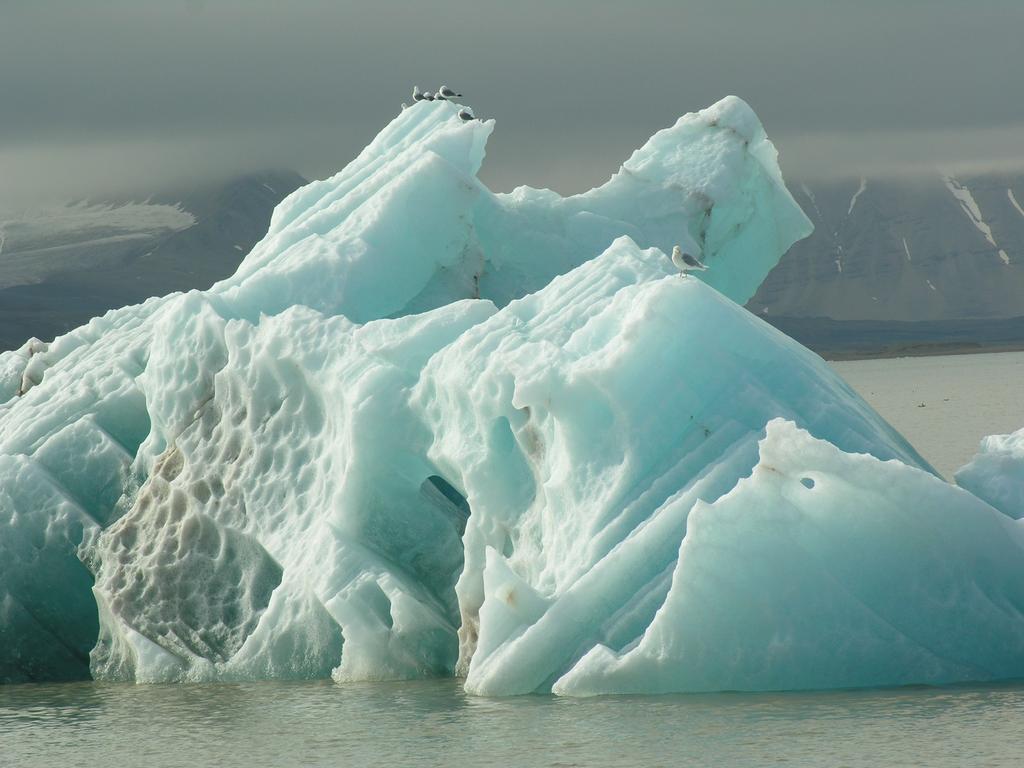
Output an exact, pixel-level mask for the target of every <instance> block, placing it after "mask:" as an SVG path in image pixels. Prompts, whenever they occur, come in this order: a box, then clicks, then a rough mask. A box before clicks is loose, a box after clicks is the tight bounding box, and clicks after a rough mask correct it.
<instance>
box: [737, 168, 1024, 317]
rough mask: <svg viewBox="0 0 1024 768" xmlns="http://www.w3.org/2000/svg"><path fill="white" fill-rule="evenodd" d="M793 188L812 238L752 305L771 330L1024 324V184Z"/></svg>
mask: <svg viewBox="0 0 1024 768" xmlns="http://www.w3.org/2000/svg"><path fill="white" fill-rule="evenodd" d="M789 187H790V190H791V191H792V193H793V195H794V197H795V198H796V200H797V202H799V204H800V206H801V207H802V208H803V209H804V211H805V212H806V213H807V215H808V216H809V217H810V218H811V220H812V221H813V222H814V227H815V231H814V234H813V235H811V237H809V238H807V239H805V240H802V241H800V242H798V243H796V244H795V245H794V246H793V247H792V248H791V249H790V250H789V252H788V253H787V254H786V255H785V256H784V257H783V258H782V260H781V261H780V262H779V264H778V266H777V267H776V268H775V269H774V270H773V271H772V272H771V274H769V276H768V278H767V279H766V280H765V282H764V283H763V284H762V285H761V287H760V289H759V290H758V292H757V294H756V295H755V296H754V298H753V299H751V301H750V302H749V304H748V305H747V306H748V307H749V308H750V309H751V310H752V311H754V312H756V313H757V314H759V315H763V316H765V317H766V319H768V320H769V321H773V320H774V319H777V318H811V317H816V318H831V319H832V320H837V321H844V322H845V321H885V322H890V321H913V322H920V321H942V322H947V321H951V320H964V319H1005V318H1011V317H1018V316H1021V315H1024V174H1017V175H1009V174H988V175H976V176H951V175H947V176H935V177H933V178H925V179H914V180H906V179H903V180H899V179H873V178H867V179H864V178H861V179H852V180H849V181H834V182H818V183H810V182H808V183H799V182H796V183H790V184H789Z"/></svg>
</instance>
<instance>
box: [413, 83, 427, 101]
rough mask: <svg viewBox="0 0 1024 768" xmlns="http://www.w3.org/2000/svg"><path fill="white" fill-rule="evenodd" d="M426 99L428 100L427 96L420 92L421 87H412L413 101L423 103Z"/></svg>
mask: <svg viewBox="0 0 1024 768" xmlns="http://www.w3.org/2000/svg"><path fill="white" fill-rule="evenodd" d="M425 98H426V96H424V95H423V92H422V91H420V87H419V86H418V85H414V86H413V87H412V100H413V101H423V99H425Z"/></svg>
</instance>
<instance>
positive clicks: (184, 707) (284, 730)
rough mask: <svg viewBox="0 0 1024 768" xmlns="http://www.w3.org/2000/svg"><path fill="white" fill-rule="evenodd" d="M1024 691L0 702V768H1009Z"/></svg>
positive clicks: (206, 688)
mask: <svg viewBox="0 0 1024 768" xmlns="http://www.w3.org/2000/svg"><path fill="white" fill-rule="evenodd" d="M1022 733H1024V686H1002V687H988V688H950V689H896V690H886V691H846V692H831V693H813V694H802V693H800V694H798V693H791V694H756V695H753V694H717V695H694V696H660V697H653V696H652V697H605V698H597V699H583V700H572V699H558V698H555V697H552V696H525V697H519V698H511V699H500V700H499V699H481V698H476V697H472V696H466V695H465V694H464V693H463V692H462V690H461V688H460V687H459V685H458V683H456V682H454V681H431V682H416V683H378V684H360V685H353V684H345V685H336V684H333V683H328V682H320V683H287V684H286V683H250V684H244V685H215V684H207V685H177V686H175V685H168V686H135V685H129V684H120V685H117V684H109V685H99V684H91V683H82V684H64V685H17V686H7V687H4V688H0V764H2V765H4V766H11V767H12V768H14V767H15V766H16V767H18V768H21V767H22V766H46V767H47V768H50V767H51V766H61V768H67V767H68V766H90V767H95V766H111V768H113V767H114V766H117V767H118V768H119V767H120V766H135V765H138V766H147V767H149V766H159V767H161V768H162V767H164V766H167V767H171V766H183V767H184V766H189V767H190V768H192V767H194V768H206V766H210V767H213V766H216V767H217V768H230V767H231V766H247V767H252V766H281V767H288V766H300V765H301V766H360V767H362V766H378V765H380V766H406V765H424V766H435V765H436V766H449V767H453V766H509V765H515V766H526V767H529V766H644V768H653V767H654V766H683V765H693V766H700V765H714V766H736V767H741V766H757V767H758V768H761V766H765V765H784V766H833V765H834V766H850V767H851V768H853V767H855V766H887V767H892V766H902V765H907V766H909V765H923V764H927V765H929V766H963V765H985V766H1003V765H1005V766H1011V765H1012V766H1017V765H1019V764H1020V748H1019V740H1020V736H1021V734H1022Z"/></svg>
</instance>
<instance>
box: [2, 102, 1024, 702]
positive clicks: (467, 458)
mask: <svg viewBox="0 0 1024 768" xmlns="http://www.w3.org/2000/svg"><path fill="white" fill-rule="evenodd" d="M492 127H493V124H492V123H489V122H488V123H481V122H478V121H471V122H463V121H462V120H460V119H459V118H458V116H457V107H456V106H455V105H453V104H449V103H446V102H435V103H419V104H417V105H415V106H414V107H412V108H410V109H408V110H406V111H404V112H403V113H402V114H401V115H400V116H399V117H398V118H396V119H395V120H394V121H393V122H392V123H391V124H390V125H389V126H387V127H386V128H385V129H384V130H383V131H382V132H381V134H380V135H379V136H378V137H377V138H376V139H374V141H373V142H372V143H371V144H370V145H369V146H368V147H367V148H366V149H365V150H364V151H363V152H362V153H361V154H360V156H359V157H358V158H356V160H354V161H353V162H352V163H351V164H350V165H349V166H348V167H347V168H345V170H343V171H341V172H340V173H339V174H337V175H336V176H334V177H333V178H331V179H328V180H326V181H320V182H314V183H312V184H310V185H308V186H307V187H304V188H302V189H300V190H298V191H296V192H295V193H294V194H292V195H291V196H290V197H289V198H287V199H286V200H285V201H283V202H282V203H281V205H280V206H279V207H278V209H277V210H276V211H275V214H274V217H273V220H272V222H271V226H270V231H269V232H268V234H267V236H266V238H265V239H264V240H263V241H262V242H261V243H260V244H258V245H257V246H256V247H255V248H254V249H253V251H252V253H250V254H249V255H248V256H247V257H246V259H245V261H244V262H243V263H242V265H241V266H240V268H239V269H238V271H237V273H236V274H235V275H234V276H233V277H231V278H229V279H227V280H225V281H223V282H221V283H219V284H217V285H215V286H214V287H213V288H212V289H210V290H209V291H205V292H198V291H193V292H191V293H188V294H184V295H181V294H176V295H171V296H168V297H164V298H161V299H153V300H151V301H149V302H146V303H145V304H142V305H140V306H136V307H129V308H125V309H122V310H118V311H115V312H111V313H108V314H107V315H105V316H104V317H102V318H98V319H96V320H93V321H92V322H91V323H89V324H88V325H86V326H83V327H82V328H79V329H77V330H75V331H72V332H71V333H69V334H67V335H65V336H63V337H61V338H59V339H57V340H56V341H54V342H53V343H51V344H50V345H41V344H39V343H38V342H32V343H30V344H27V345H26V347H24V348H23V349H22V350H19V351H17V352H13V353H8V354H5V355H2V356H0V397H2V399H3V400H4V401H5V402H4V403H3V404H2V405H0V640H2V642H0V679H43V678H60V677H75V676H81V675H83V674H85V673H86V672H91V674H92V675H94V676H95V677H98V678H103V679H122V680H137V681H140V682H143V681H174V680H215V679H221V680H225V679H252V678H312V677H327V676H333V677H334V678H336V679H338V680H381V679H404V678H411V677H419V676H428V675H451V674H460V675H465V676H466V683H465V684H466V688H467V689H468V690H470V691H472V692H475V693H481V694H494V695H505V694H518V693H529V692H534V691H549V690H553V691H555V692H556V693H560V694H566V695H587V694H594V693H602V692H641V691H643V692H655V691H657V692H661V691H691V690H717V689H725V688H729V689H750V690H754V689H766V688H803V687H830V686H855V685H880V684H889V683H907V682H916V683H926V682H949V681H954V680H981V679H994V678H1000V677H1008V676H1017V675H1020V674H1022V672H1024V647H1022V646H1024V631H1022V630H1024V626H1022V624H1024V619H1021V613H1020V610H1019V607H1020V606H1022V605H1024V557H1022V554H1024V553H1022V552H1020V551H1019V550H1020V548H1021V546H1022V545H1021V541H1020V535H1019V531H1018V528H1017V523H1016V522H1015V521H1014V520H1012V519H1011V518H1010V517H1008V516H1007V515H1005V514H1001V513H1000V512H997V511H996V510H995V509H993V508H992V507H991V506H989V505H988V504H987V503H986V502H984V501H981V500H980V499H979V498H977V497H975V496H972V495H970V494H968V493H967V492H965V491H962V490H960V489H958V488H955V487H952V486H949V485H947V484H945V483H944V482H942V481H941V480H939V479H938V478H937V477H935V476H934V474H933V473H931V471H930V468H929V467H928V466H927V465H926V464H925V463H924V462H923V461H922V459H921V458H920V457H919V456H918V455H917V454H916V453H915V452H914V450H913V449H912V448H911V447H910V446H909V445H907V444H906V442H905V441H904V440H903V439H902V438H901V437H900V436H899V435H898V434H897V433H896V432H895V431H893V430H892V429H891V428H890V427H889V426H888V425H887V424H885V423H884V422H883V421H882V419H881V418H880V417H879V416H878V415H877V414H875V413H874V411H872V410H871V409H870V408H869V407H868V406H867V405H866V404H865V403H864V402H863V401H862V400H861V399H860V398H859V397H857V396H856V395H855V394H854V393H853V392H852V391H851V390H850V388H849V387H848V386H847V385H846V384H845V383H844V382H842V381H841V380H840V379H838V378H837V377H836V376H835V375H834V374H833V373H832V372H831V371H830V369H829V368H828V367H827V366H826V365H825V364H824V363H823V362H822V361H821V360H820V358H818V357H817V356H815V355H813V354H812V353H810V352H808V351H807V350H806V349H804V348H802V347H800V346H799V345H798V344H796V343H795V342H794V341H792V340H790V339H788V338H787V337H785V336H783V335H782V334H780V333H778V332H777V331H775V330H774V329H772V328H771V327H769V326H768V325H766V324H765V323H763V322H762V321H760V320H758V319H757V318H755V317H753V316H752V315H750V314H749V313H747V312H746V311H745V310H743V309H742V308H741V307H740V306H739V305H738V304H737V303H736V302H739V303H742V302H744V301H745V300H746V299H747V298H749V296H750V295H751V294H752V293H753V292H754V290H755V289H756V287H757V286H758V284H759V283H760V282H761V281H762V279H763V278H764V276H765V275H766V274H767V272H768V271H769V270H770V269H771V267H772V266H773V265H774V264H775V263H776V261H777V260H778V258H779V257H780V256H781V254H782V253H784V252H785V250H786V249H787V248H788V247H789V245H790V244H791V243H792V242H794V241H795V240H797V239H799V238H800V237H803V236H805V235H806V234H807V233H808V231H809V224H808V222H807V220H806V218H805V217H804V216H803V214H802V212H801V211H800V210H799V208H798V207H797V206H796V204H795V203H794V202H793V200H792V198H791V197H790V196H789V194H788V192H787V191H786V189H785V186H784V184H783V182H782V177H781V175H780V173H779V170H778V167H777V164H776V159H775V150H774V148H773V147H772V145H771V143H770V142H769V141H768V140H767V138H766V137H765V135H764V131H763V129H762V128H761V126H760V123H759V122H758V120H757V118H756V117H755V116H754V114H753V113H752V112H751V110H750V109H749V107H747V106H746V105H745V104H744V103H743V102H742V101H740V100H739V99H735V98H728V99H725V100H723V101H721V102H719V103H718V104H715V105H714V106H712V107H710V108H708V109H706V110H703V111H701V112H699V113H695V114H690V115H686V116H684V117H682V118H680V120H679V121H678V122H677V123H676V125H675V126H673V127H671V128H668V129H666V130H664V131H661V132H659V133H658V134H656V135H655V136H654V137H652V138H651V139H650V141H648V142H647V144H645V145H644V147H642V148H641V149H639V150H637V152H635V153H634V154H633V156H632V157H631V158H630V159H629V160H628V161H627V162H626V163H625V164H624V165H623V167H622V169H621V170H620V171H619V172H618V173H617V174H615V176H613V177H612V179H611V180H609V182H607V183H606V184H605V185H603V186H601V187H598V188H597V189H594V190H591V191H590V192H587V193H585V194H582V195H577V196H574V197H568V198H562V197H559V196H558V195H556V194H555V193H553V192H550V191H546V190H533V189H528V188H520V189H517V190H515V191H514V192H512V193H511V194H508V195H496V194H493V193H491V192H490V191H489V190H487V189H486V188H485V187H484V186H483V185H482V184H481V183H480V182H479V181H478V180H477V179H476V173H477V171H478V170H479V167H480V164H481V162H482V160H483V155H484V146H485V143H486V139H487V137H488V135H489V133H490V131H491V130H492ZM677 243H679V244H682V245H683V246H684V248H686V249H688V250H689V251H690V252H693V253H700V254H701V255H702V257H703V260H704V261H705V263H707V264H708V266H709V267H711V268H710V269H709V270H708V271H707V272H702V273H701V274H700V276H699V278H698V277H692V276H688V277H682V278H681V277H679V276H678V274H677V273H676V271H675V269H674V268H673V267H672V265H671V263H670V261H669V259H668V258H667V256H666V255H665V254H666V253H668V252H670V251H671V248H672V246H673V245H675V244H677ZM1004 511H1005V509H1004Z"/></svg>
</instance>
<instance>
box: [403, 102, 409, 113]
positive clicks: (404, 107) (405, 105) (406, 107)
mask: <svg viewBox="0 0 1024 768" xmlns="http://www.w3.org/2000/svg"><path fill="white" fill-rule="evenodd" d="M408 108H409V105H408V104H406V103H405V102H404V101H403V102H402V111H403V112H405V110H407V109H408Z"/></svg>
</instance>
